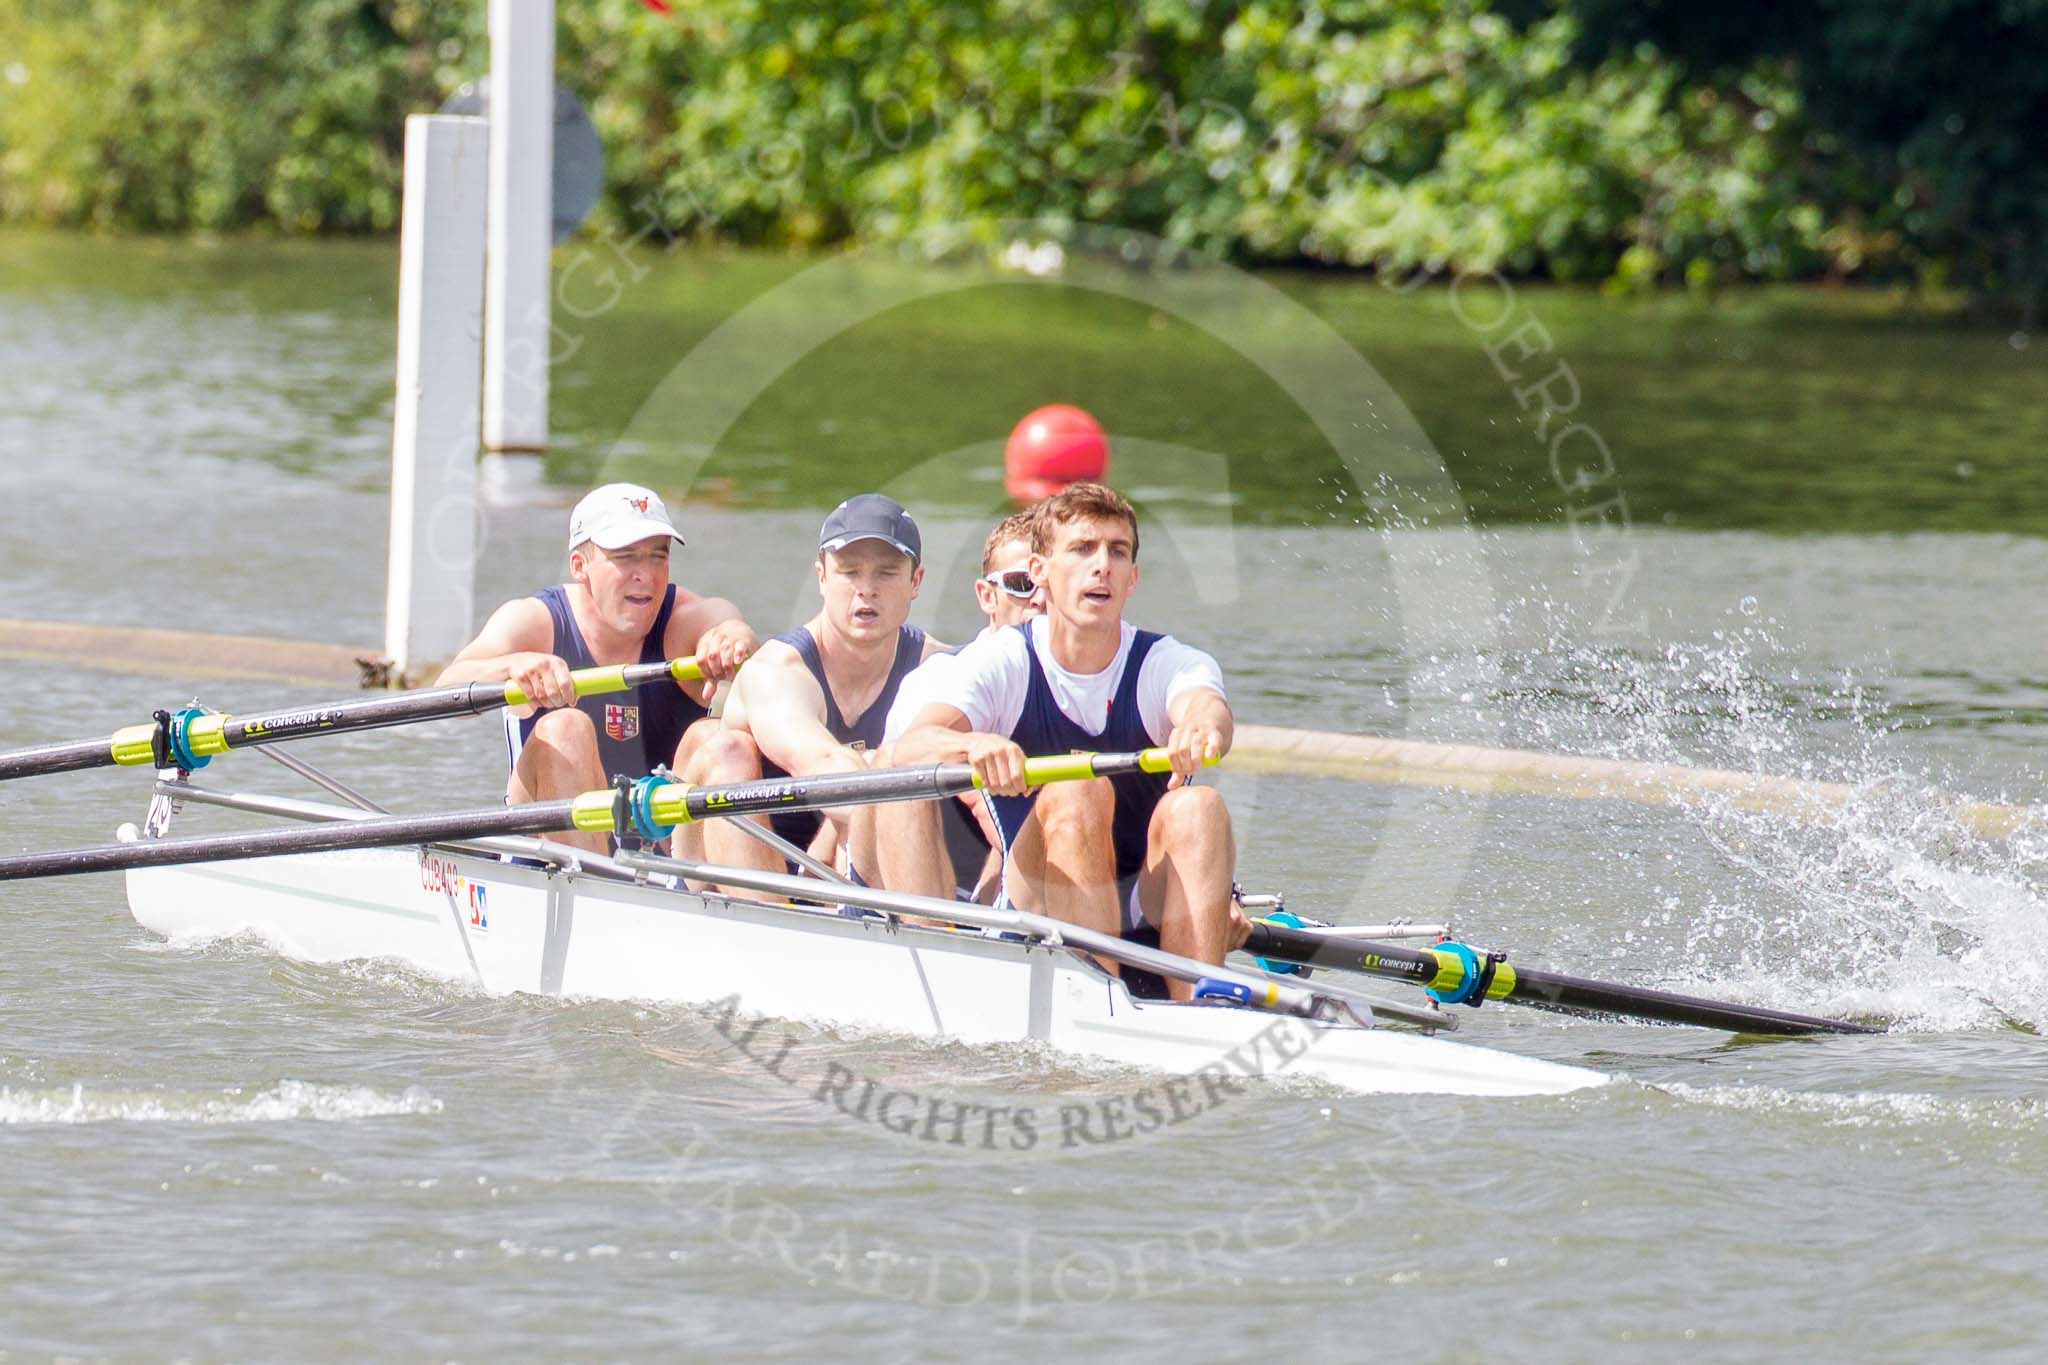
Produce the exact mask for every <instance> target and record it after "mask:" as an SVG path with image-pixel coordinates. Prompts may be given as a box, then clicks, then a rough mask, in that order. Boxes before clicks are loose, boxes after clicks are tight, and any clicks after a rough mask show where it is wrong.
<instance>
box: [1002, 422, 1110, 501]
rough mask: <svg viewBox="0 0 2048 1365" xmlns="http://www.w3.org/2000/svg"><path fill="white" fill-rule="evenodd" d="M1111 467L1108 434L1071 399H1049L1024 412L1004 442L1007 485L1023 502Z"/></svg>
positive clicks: (1004, 474) (1004, 475)
mask: <svg viewBox="0 0 2048 1365" xmlns="http://www.w3.org/2000/svg"><path fill="white" fill-rule="evenodd" d="M1108 471H1109V440H1108V438H1107V437H1105V436H1104V435H1103V434H1102V426H1101V424H1100V423H1098V422H1097V421H1096V420H1095V419H1094V418H1093V417H1090V416H1089V415H1088V414H1087V413H1086V412H1083V411H1082V410H1081V409H1080V408H1077V407H1075V406H1073V405H1072V404H1071V403H1049V404H1047V405H1046V406H1045V407H1042V408H1038V409H1035V410H1033V411H1031V412H1028V413H1026V414H1024V420H1023V421H1021V422H1019V423H1017V425H1016V428H1015V429H1014V430H1012V431H1011V432H1010V440H1009V443H1008V444H1007V445H1005V446H1004V447H1003V487H1004V488H1005V489H1007V490H1008V491H1009V494H1010V496H1011V497H1013V498H1017V499H1019V500H1021V501H1024V502H1036V501H1038V500H1039V499H1040V498H1049V497H1051V496H1052V495H1053V494H1055V493H1057V492H1059V491H1060V490H1061V489H1062V488H1065V487H1066V486H1067V485H1068V484H1070V483H1079V482H1081V481H1082V480H1084V479H1100V478H1101V477H1102V476H1103V475H1104V474H1106V473H1107V472H1108Z"/></svg>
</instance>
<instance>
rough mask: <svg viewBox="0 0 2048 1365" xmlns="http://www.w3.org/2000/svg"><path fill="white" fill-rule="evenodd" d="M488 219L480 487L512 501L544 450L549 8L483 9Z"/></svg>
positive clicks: (494, 1) (551, 109)
mask: <svg viewBox="0 0 2048 1365" xmlns="http://www.w3.org/2000/svg"><path fill="white" fill-rule="evenodd" d="M490 38H491V76H490V81H491V99H490V120H491V189H490V195H491V210H490V218H489V222H490V252H489V260H488V264H487V266H486V267H485V268H486V271H487V275H486V284H485V294H486V306H485V309H484V325H485V327H486V328H487V329H488V330H487V331H486V333H485V339H484V450H485V452H486V454H485V460H486V463H487V466H488V467H487V468H486V470H485V480H486V483H487V485H488V487H489V488H490V490H491V491H492V492H493V493H494V494H495V495H498V496H500V497H504V496H506V495H511V498H510V499H508V500H516V497H517V495H518V493H519V492H520V490H521V489H523V488H526V487H529V486H531V485H537V484H538V483H539V482H540V459H539V456H540V452H541V451H543V450H545V449H546V448H547V444H548V358H549V357H548V346H549V341H548V329H549V324H550V318H549V311H548V305H549V297H548V295H549V288H550V281H549V275H548V272H549V261H548V253H549V251H550V249H551V248H552V246H553V244H554V178H555V168H554V160H555V155H554V148H555V5H554V0H490Z"/></svg>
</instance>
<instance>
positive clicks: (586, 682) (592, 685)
mask: <svg viewBox="0 0 2048 1365" xmlns="http://www.w3.org/2000/svg"><path fill="white" fill-rule="evenodd" d="M657 667H658V668H660V669H662V670H665V671H666V672H667V674H668V676H669V677H671V678H674V679H675V680H676V681H677V682H679V683H684V682H696V681H698V680H699V679H701V678H702V677H703V676H704V670H703V669H701V668H699V667H698V666H697V657H696V656H695V655H694V654H693V655H691V656H689V657H688V658H684V659H670V660H669V661H668V662H667V663H665V664H661V665H655V664H611V665H609V666H607V667H604V668H579V669H577V670H576V671H575V672H574V673H571V674H570V675H569V681H571V682H573V683H575V684H576V695H577V696H579V697H595V696H600V695H602V694H604V693H606V692H624V691H627V690H629V689H631V688H635V687H638V686H640V685H641V684H642V683H646V682H652V681H654V679H653V678H650V677H648V676H646V674H647V672H648V671H649V670H652V669H655V668H657ZM635 670H638V672H637V674H636V671H635ZM526 704H527V697H526V693H525V692H523V691H521V690H520V689H519V688H518V687H515V686H514V685H513V684H511V683H506V684H505V699H504V700H503V701H502V702H500V703H499V705H501V706H525V705H526Z"/></svg>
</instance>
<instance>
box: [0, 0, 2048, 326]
mask: <svg viewBox="0 0 2048 1365" xmlns="http://www.w3.org/2000/svg"><path fill="white" fill-rule="evenodd" d="M483 11H484V6H483V4H482V3H481V0H475V2H472V0H461V2H460V3H449V2H448V0H152V2H151V3H146V4H145V3H139V2H138V0H0V218H4V219H6V220H9V221H14V222H29V223H42V224H53V225H61V226H72V227H92V228H107V229H121V230H143V231H173V232H189V231H228V230H236V229H244V228H251V227H267V228H272V229H281V230H284V231H288V232H349V233H359V232H385V231H389V230H391V229H393V228H394V227H395V226H396V223H397V217H398V212H399V187H400V158H401V149H402V141H403V134H402V125H403V120H404V117H405V115H406V114H408V113H413V112H420V111H425V110H431V109H433V108H435V107H436V106H437V105H438V104H439V103H440V102H441V101H442V100H443V99H445V98H446V97H447V96H448V95H449V94H450V93H451V92H452V91H453V90H454V89H455V88H456V87H457V86H458V85H460V84H461V83H462V82H463V81H465V80H468V79H471V78H473V77H475V76H476V75H478V74H479V73H480V72H481V71H482V70H483V68H484V66H485V64H486V61H487V45H486V42H485V38H484V34H483ZM664 11H665V12H664ZM557 30H558V32H557V47H558V70H559V73H560V76H561V79H562V81H563V82H564V84H566V85H567V86H569V87H570V88H571V89H573V90H575V91H576V92H577V93H578V94H580V95H581V96H582V97H583V98H584V100H585V101H586V102H587V103H588V105H589V107H590V109H591V112H592V115H593V118H594V120H595V122H596V124H597V127H598V129H599V131H600V133H601V134H602V136H603V138H604V141H605V146H606V152H607V187H606V192H605V198H604V208H603V211H604V213H605V214H606V215H607V216H608V217H609V218H610V219H611V220H612V222H613V223H614V224H616V225H618V226H621V227H624V228H626V229H627V230H631V231H642V230H644V229H645V228H647V227H648V226H649V225H658V226H659V227H660V228H661V230H662V231H663V232H664V233H666V234H671V235H701V236H709V237H715V238H719V239H723V240H729V241H734V242H740V243H749V244H769V245H793V246H823V245H829V244H831V243H834V242H838V241H843V240H847V239H863V240H887V239H891V238H900V237H904V236H907V235H909V234H913V233H918V232H922V231H925V230H927V229H930V228H933V227H941V226H945V227H958V226H965V227H967V228H968V229H969V230H971V229H972V228H973V226H974V225H976V224H985V223H989V222H992V221H995V220H999V219H1013V218H1027V217H1028V218H1039V219H1043V220H1047V221H1050V222H1052V223H1058V222H1061V221H1075V222H1080V221H1086V222H1096V223H1106V224H1112V225H1116V226H1121V227H1127V228H1132V229H1137V230H1142V231H1146V232H1150V233H1155V234H1158V235H1159V236H1162V237H1164V238H1167V239H1170V240H1173V241H1176V242H1180V243H1185V244H1187V245H1189V246H1191V247H1194V248H1197V249H1200V250H1204V251H1210V252H1215V253H1218V254H1221V255H1224V256H1227V257H1229V258H1231V259H1235V260H1238V261H1242V262H1246V263H1250V264H1295V265H1326V266H1333V267H1370V268H1376V269H1382V270H1394V271H1404V272H1405V271H1413V270H1417V269H1437V268H1457V269H1478V270H1487V269H1496V268H1498V269H1503V270H1506V271H1509V272H1512V273H1514V274H1517V275H1523V276H1538V277H1549V278H1556V279H1560V280H1600V281H1606V282H1608V283H1610V284H1611V285H1613V286H1614V287H1617V288H1627V287H1632V286H1642V285H1651V284H1682V285H1685V286H1688V287H1692V288H1695V289H1711V288H1714V287H1717V286H1719V285H1721V284H1726V283H1732V282H1738V281H1744V280H1783V279H1840V280H1865V281H1880V282H1892V281H1903V282H1907V283H1910V284H1913V285H1916V286H1922V287H1930V288H1942V287H1960V288H1963V289H1966V290H1969V291H1971V292H1972V293H1974V294H1975V295H1977V296H1978V297H1979V298H1981V299H1984V300H1987V301H1991V302H1995V303H1998V304H2000V305H2004V306H2008V307H2016V308H2019V309H2022V310H2026V311H2029V312H2031V311H2032V310H2033V309H2034V308H2036V307H2037V306H2038V303H2039V301H2040V299H2041V298H2042V296H2043V293H2044V289H2048V230H2044V229H2048V158H2042V157H2039V156H2038V155H2035V154H2034V148H2033V147H2032V145H2031V143H2032V141H2033V140H2034V139H2036V138H2037V137H2038V130H2039V129H2041V128H2043V127H2048V63H2043V62H2041V61H2039V60H2038V55H2037V54H2039V53H2040V52H2043V51H2048V0H1803V2H1799V3H1793V2H1790V0H1788V2H1787V3H1780V4H1772V3H1768V2H1767V0H1766V2H1764V3H1756V2H1754V0H1752V2H1751V3H1731V4H1728V5H1723V6H1719V7H1711V6H1710V7H1706V8H1702V7H1700V6H1697V5H1680V4H1678V3H1676V0H1493V3H1488V0H1323V3H1285V2H1283V0H1273V2H1272V3H1230V2H1228V0H1213V2H1210V3H1205V2H1204V0H903V2H902V3H898V4H894V5H891V6H886V7H884V6H876V5H873V4H871V3H867V2H866V0H861V2H860V3H855V2H854V0H817V2H816V3H806V4H803V5H793V4H789V3H787V2H786V0H779V2H771V0H667V3H666V4H663V3H661V0H646V2H644V3H643V0H558V5H557Z"/></svg>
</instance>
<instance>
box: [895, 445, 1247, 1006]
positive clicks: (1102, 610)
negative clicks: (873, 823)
mask: <svg viewBox="0 0 2048 1365" xmlns="http://www.w3.org/2000/svg"><path fill="white" fill-rule="evenodd" d="M1037 517H1038V519H1037V524H1036V526H1035V528H1034V532H1033V553H1032V556H1031V561H1030V563H1031V575H1032V578H1033V580H1034V581H1035V582H1036V583H1038V584H1040V585H1042V590H1043V592H1044V594H1045V615H1044V616H1042V617H1039V618H1036V619H1033V620H1028V621H1025V622H1023V623H1021V624H1019V625H1016V626H1012V627H1009V628H1007V629H1003V630H998V631H994V632H991V633H985V634H984V635H983V636H982V637H981V638H980V639H977V640H976V641H974V642H973V643H972V644H970V645H968V646H967V647H966V648H965V649H963V650H961V651H960V652H959V653H958V654H956V655H954V656H953V657H952V658H951V659H949V660H948V661H947V662H946V664H945V666H944V668H943V669H941V670H940V671H938V672H937V674H936V675H935V676H934V677H932V678H931V679H929V680H928V682H927V683H926V685H924V686H923V687H922V688H921V689H920V695H921V697H922V699H923V706H922V708H921V709H920V711H919V712H918V714H917V715H916V716H915V717H914V718H913V719H912V720H911V721H910V723H909V724H908V725H907V726H905V727H904V730H903V733H902V736H901V738H900V739H899V740H898V741H897V743H896V745H895V746H894V761H896V762H897V763H903V764H918V763H932V762H967V763H970V764H972V765H973V766H974V768H975V770H976V772H978V773H979V774H980V776H981V778H982V781H983V783H984V784H985V786H986V788H987V790H988V791H989V792H991V793H992V794H993V795H994V797H995V799H994V800H993V801H991V803H990V804H991V806H992V807H993V808H994V814H995V816H996V820H997V823H998V824H999V826H1000V833H1001V836H1002V838H1003V840H1004V842H1005V844H1006V845H1007V847H1008V850H1009V866H1008V870H1007V876H1006V879H1005V881H1006V891H1007V894H1008V896H1009V898H1010V899H1011V900H1012V901H1013V902H1015V903H1016V904H1018V905H1019V906H1022V907H1024V908H1027V909H1032V910H1037V911H1040V912H1042V913H1045V914H1049V915H1053V916H1055V917H1057V918H1060V919H1064V920H1067V921H1068V922H1070V923H1074V924H1080V925H1084V926H1086V927H1087V928H1090V929H1095V930H1098V931H1101V932H1104V933H1112V934H1115V933H1121V934H1123V935H1124V936H1125V937H1127V938H1130V939H1133V940H1134V941H1137V942H1155V941H1156V942H1157V943H1158V945H1159V946H1160V947H1163V948H1165V949H1166V950H1167V951H1169V952H1174V953H1179V954H1182V955H1183V956H1187V957H1192V958H1195V959H1197V960H1199V961H1203V962H1212V963H1220V962H1221V961H1222V960H1223V957H1224V954H1226V953H1227V952H1229V951H1230V950H1231V949H1232V948H1235V947H1237V946H1239V945H1240V944H1242V943H1243V942H1244V939H1245V937H1246V935H1247V933H1248V932H1249V929H1250V926H1249V925H1248V924H1247V922H1246V921H1245V919H1244V916H1243V914H1242V912H1241V911H1239V910H1238V908H1237V907H1236V905H1235V903H1234V902H1233V901H1232V898H1231V879H1232V876H1233V875H1234V873H1235V870H1236V846H1235V843H1234V841H1233V838H1232V835H1231V829H1230V814H1229V812H1228V810H1226V809H1225V807H1224V804H1223V799H1222V797H1221V795H1220V794H1218V793H1217V791H1216V790H1215V789H1214V788H1213V787H1200V786H1193V785H1190V781H1191V779H1192V778H1193V777H1194V776H1195V775H1196V774H1197V773H1199V772H1200V770H1201V767H1202V765H1203V763H1204V761H1205V760H1208V759H1211V758H1219V757H1221V756H1222V755H1223V754H1225V753H1227V752H1228V751H1229V748H1230V740H1231V734H1232V729H1233V722H1232V718H1231V713H1230V705H1229V703H1228V701H1226V700H1225V697H1224V692H1223V677H1222V670H1221V669H1219V668H1218V667H1217V665H1216V661H1215V660H1214V659H1213V658H1211V657H1210V656H1209V655H1207V654H1205V653H1203V652H1202V651H1201V650H1198V649H1195V648H1193V647H1191V646H1188V645H1184V644H1182V643H1180V642H1179V641H1177V640H1175V639H1173V638H1172V637H1171V636H1167V635H1160V634H1155V633H1154V632H1151V631H1144V630H1138V629H1136V628H1135V627H1133V626H1130V625H1128V624H1126V623H1125V621H1124V620H1123V607H1124V603H1125V602H1126V601H1127V600H1128V599H1129V597H1130V594H1131V591H1132V589H1134V588H1135V587H1136V586H1137V580H1138V568H1137V551H1138V525H1137V516H1136V514H1135V513H1134V512H1133V511H1132V510H1131V506H1130V504H1129V503H1127V502H1125V501H1124V499H1123V498H1121V497H1120V496H1118V495H1117V494H1116V493H1114V492H1112V491H1111V490H1109V489H1107V488H1105V487H1103V486H1101V485H1100V484H1074V485H1072V486H1070V487H1069V488H1067V489H1066V490H1065V491H1064V492H1062V493H1060V494H1058V495H1057V496H1055V497H1053V498H1050V499H1048V500H1047V501H1046V502H1044V503H1043V504H1041V505H1040V506H1039V508H1038V514H1037ZM1154 746H1159V747H1164V748H1166V749H1167V750H1168V751H1169V753H1170V755H1171V757H1172V760H1173V772H1172V775H1171V776H1170V777H1169V776H1168V775H1166V774H1158V775H1154V774H1142V773H1141V774H1133V775H1130V776H1127V777H1117V778H1110V779H1098V780H1096V781H1093V782H1087V783H1059V784H1055V785H1053V786H1050V787H1046V788H1043V789H1041V790H1039V791H1036V792H1027V791H1026V789H1025V787H1024V785H1023V773H1024V758H1025V756H1026V754H1027V753H1028V754H1032V755H1037V754H1046V753H1066V752H1070V751H1073V750H1077V749H1085V750H1096V751H1101V752H1121V751H1124V750H1131V749H1143V748H1150V747H1154ZM877 818H878V823H877V827H876V836H877V842H878V844H879V845H880V847H881V848H883V849H889V848H892V846H900V847H902V848H903V849H905V850H907V852H906V854H905V857H904V859H903V861H904V863H905V864H906V865H907V866H909V867H911V868H913V869H914V868H916V867H918V866H923V865H927V864H929V863H930V862H931V861H932V859H931V853H930V849H931V846H932V843H933V841H934V840H936V838H937V835H938V822H937V819H936V808H935V807H934V806H933V805H932V804H931V803H929V802H905V803H899V804H896V805H891V806H886V807H882V808H879V810H878V813H877ZM887 876H888V868H887V867H885V870H884V877H885V880H886V878H887ZM892 889H897V890H918V891H922V892H924V893H925V894H932V892H933V889H931V888H924V887H916V886H908V885H905V886H894V887H892ZM1125 976H1126V981H1127V984H1131V985H1133V987H1134V988H1140V986H1141V983H1140V982H1139V981H1136V980H1133V974H1132V973H1130V972H1129V971H1126V973H1125ZM1152 984H1153V983H1152V982H1150V981H1147V982H1143V983H1142V986H1144V987H1150V986H1151V985H1152ZM1169 989H1170V990H1171V992H1172V994H1173V995H1174V996H1175V997H1176V998H1186V995H1187V994H1188V991H1189V987H1188V986H1186V985H1185V984H1184V983H1172V984H1171V986H1170V988H1169Z"/></svg>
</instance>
